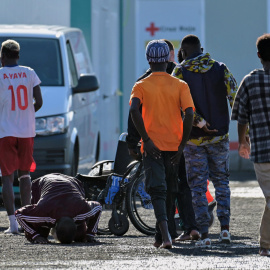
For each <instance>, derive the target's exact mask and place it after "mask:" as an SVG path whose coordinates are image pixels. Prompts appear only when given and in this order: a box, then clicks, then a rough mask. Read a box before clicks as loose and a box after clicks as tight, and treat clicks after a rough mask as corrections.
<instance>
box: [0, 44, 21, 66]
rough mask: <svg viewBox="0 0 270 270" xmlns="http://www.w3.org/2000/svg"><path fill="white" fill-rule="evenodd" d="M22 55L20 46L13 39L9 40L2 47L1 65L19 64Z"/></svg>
mask: <svg viewBox="0 0 270 270" xmlns="http://www.w3.org/2000/svg"><path fill="white" fill-rule="evenodd" d="M19 54H20V44H19V43H18V42H17V41H15V40H12V39H8V40H6V41H4V42H3V43H2V46H1V63H2V66H5V65H6V64H7V63H14V62H15V63H17V61H18V59H19Z"/></svg>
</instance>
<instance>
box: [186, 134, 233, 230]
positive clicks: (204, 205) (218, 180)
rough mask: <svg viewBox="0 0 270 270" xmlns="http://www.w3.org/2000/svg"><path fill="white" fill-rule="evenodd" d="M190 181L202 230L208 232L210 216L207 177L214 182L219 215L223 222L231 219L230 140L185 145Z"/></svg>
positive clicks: (228, 221)
mask: <svg viewBox="0 0 270 270" xmlns="http://www.w3.org/2000/svg"><path fill="white" fill-rule="evenodd" d="M184 155H185V159H186V170H187V178H188V184H189V187H190V190H191V194H192V204H193V208H194V212H195V219H196V222H197V225H198V227H199V230H200V232H201V233H207V232H208V224H209V220H210V216H209V214H208V202H207V198H206V195H205V192H206V191H207V179H209V180H211V181H212V182H213V185H214V187H215V197H216V201H217V216H218V219H219V221H220V225H221V226H225V225H229V223H230V194H231V192H230V187H229V140H228V139H224V140H222V141H221V142H218V143H213V144H207V145H203V146H193V145H188V144H187V145H186V147H185V149H184Z"/></svg>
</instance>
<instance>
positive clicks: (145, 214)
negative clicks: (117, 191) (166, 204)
mask: <svg viewBox="0 0 270 270" xmlns="http://www.w3.org/2000/svg"><path fill="white" fill-rule="evenodd" d="M130 180H131V181H130V185H129V187H128V189H127V194H126V201H127V212H128V216H129V219H130V221H131V222H132V224H133V225H134V227H135V228H136V229H137V230H138V231H140V232H142V233H144V234H146V235H153V234H155V225H156V217H155V213H154V207H153V205H152V202H151V198H150V195H149V194H148V193H147V192H146V191H145V177H144V174H143V171H142V170H141V171H140V173H137V174H135V175H133V178H131V179H130Z"/></svg>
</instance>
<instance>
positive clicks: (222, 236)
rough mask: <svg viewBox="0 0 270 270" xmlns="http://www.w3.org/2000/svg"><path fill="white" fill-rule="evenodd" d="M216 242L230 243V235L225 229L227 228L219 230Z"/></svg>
mask: <svg viewBox="0 0 270 270" xmlns="http://www.w3.org/2000/svg"><path fill="white" fill-rule="evenodd" d="M218 242H219V243H224V244H230V243H231V235H230V233H229V231H227V230H223V231H221V232H220V235H219V239H218Z"/></svg>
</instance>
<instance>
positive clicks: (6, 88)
mask: <svg viewBox="0 0 270 270" xmlns="http://www.w3.org/2000/svg"><path fill="white" fill-rule="evenodd" d="M19 53H20V45H19V43H18V42H16V41H14V40H6V41H4V42H3V43H2V47H1V64H2V68H0V153H1V154H0V168H1V172H2V196H3V201H4V205H5V208H6V210H7V214H8V217H9V222H10V226H9V228H8V229H7V230H6V231H5V233H13V234H15V233H18V224H17V221H16V219H15V215H14V213H15V205H14V192H13V181H14V172H15V171H17V170H18V178H19V185H20V196H21V204H22V206H24V205H28V204H30V202H31V178H30V171H34V170H35V165H36V164H35V161H34V159H33V144H34V137H35V135H36V133H35V112H36V111H38V110H39V109H40V108H41V106H42V95H41V90H40V86H39V84H40V83H41V81H40V79H39V78H38V76H37V75H36V73H35V71H34V70H33V69H31V68H29V67H24V66H19V65H18V60H19ZM33 99H34V101H35V102H34V103H33Z"/></svg>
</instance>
